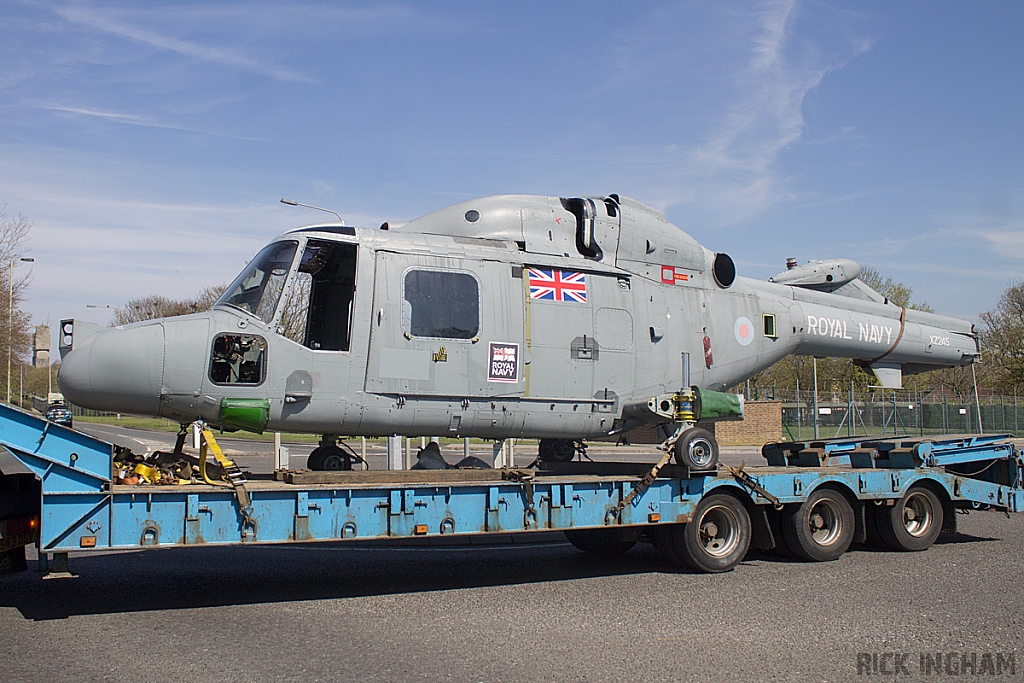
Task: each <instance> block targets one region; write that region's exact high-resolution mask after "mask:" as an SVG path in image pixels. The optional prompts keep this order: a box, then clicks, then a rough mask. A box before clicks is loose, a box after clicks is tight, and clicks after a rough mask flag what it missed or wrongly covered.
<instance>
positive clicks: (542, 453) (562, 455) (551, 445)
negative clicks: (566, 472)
mask: <svg viewBox="0 0 1024 683" xmlns="http://www.w3.org/2000/svg"><path fill="white" fill-rule="evenodd" d="M537 455H538V456H539V457H540V459H541V462H571V461H572V459H573V458H574V457H576V444H575V442H573V440H572V439H541V440H540V443H539V444H537Z"/></svg>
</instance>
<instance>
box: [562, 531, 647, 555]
mask: <svg viewBox="0 0 1024 683" xmlns="http://www.w3.org/2000/svg"><path fill="white" fill-rule="evenodd" d="M565 537H566V538H567V539H568V540H569V543H572V544H573V545H574V546H576V548H577V549H579V550H582V551H583V552H585V553H591V554H593V555H624V554H625V553H627V552H629V550H630V548H632V547H633V546H635V545H636V543H637V541H639V540H640V530H639V529H634V528H624V529H567V530H566V531H565Z"/></svg>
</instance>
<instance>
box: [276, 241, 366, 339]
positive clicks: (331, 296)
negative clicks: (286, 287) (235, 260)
mask: <svg viewBox="0 0 1024 683" xmlns="http://www.w3.org/2000/svg"><path fill="white" fill-rule="evenodd" d="M355 291H356V245H354V244H349V243H346V242H325V241H321V240H309V242H307V243H306V249H305V251H304V252H303V253H302V260H301V261H300V262H299V269H298V273H297V276H296V279H295V282H294V283H293V284H292V287H291V294H290V296H289V298H288V302H287V303H286V304H285V306H284V311H283V312H282V314H281V328H282V329H283V334H284V335H285V336H286V337H288V338H289V339H291V340H293V341H297V342H299V343H300V344H302V345H304V346H308V347H309V348H311V349H314V350H317V351H348V350H349V339H350V337H351V324H352V301H353V299H354V298H355Z"/></svg>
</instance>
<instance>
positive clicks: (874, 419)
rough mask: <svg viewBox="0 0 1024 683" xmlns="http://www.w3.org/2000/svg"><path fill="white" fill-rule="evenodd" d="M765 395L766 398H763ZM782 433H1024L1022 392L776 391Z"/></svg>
mask: <svg viewBox="0 0 1024 683" xmlns="http://www.w3.org/2000/svg"><path fill="white" fill-rule="evenodd" d="M766 398H770V397H766ZM774 398H775V400H777V401H780V402H781V403H782V431H783V438H785V439H792V440H794V441H801V440H805V439H813V438H822V439H830V438H839V437H847V436H870V437H879V436H919V437H920V436H939V435H944V434H979V433H984V434H1010V435H1012V436H1014V437H1019V436H1021V435H1022V434H1024V432H1022V429H1024V397H1017V396H999V395H989V396H984V395H983V396H981V397H980V398H979V399H976V398H974V397H973V396H972V397H970V398H969V399H967V400H963V399H962V398H960V399H958V398H956V397H952V396H942V395H939V396H932V395H922V394H919V393H915V392H913V391H874V392H869V393H864V394H853V393H850V394H847V395H846V396H842V395H835V394H832V393H829V394H827V395H826V394H824V393H822V392H820V391H819V393H818V397H817V403H815V400H814V395H813V392H811V391H801V392H799V394H797V393H796V392H789V395H787V396H783V395H777V396H775V397H774Z"/></svg>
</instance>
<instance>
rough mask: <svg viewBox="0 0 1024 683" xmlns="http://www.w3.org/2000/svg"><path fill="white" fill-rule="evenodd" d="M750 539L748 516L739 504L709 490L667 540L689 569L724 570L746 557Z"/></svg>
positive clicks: (724, 494) (732, 499)
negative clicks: (689, 519)
mask: <svg viewBox="0 0 1024 683" xmlns="http://www.w3.org/2000/svg"><path fill="white" fill-rule="evenodd" d="M750 538H751V531H750V515H749V514H747V509H746V508H745V507H743V503H741V502H740V501H739V500H738V499H737V498H735V497H734V496H730V495H729V494H727V493H712V494H710V495H707V496H704V498H702V499H701V501H700V502H699V503H697V507H696V509H695V510H694V511H693V520H692V521H691V522H689V523H688V524H681V525H679V526H678V527H677V532H676V533H674V534H673V535H672V537H671V538H670V539H668V540H669V541H670V542H671V543H672V544H673V547H674V549H675V553H676V554H677V555H678V556H679V557H680V558H681V559H682V560H683V562H685V563H686V564H687V565H688V566H689V567H690V568H692V569H696V570H697V571H702V572H727V571H729V570H731V569H732V568H733V567H735V566H736V565H737V564H739V562H740V560H742V559H743V558H744V557H745V556H746V554H747V550H748V549H749V548H750Z"/></svg>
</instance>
